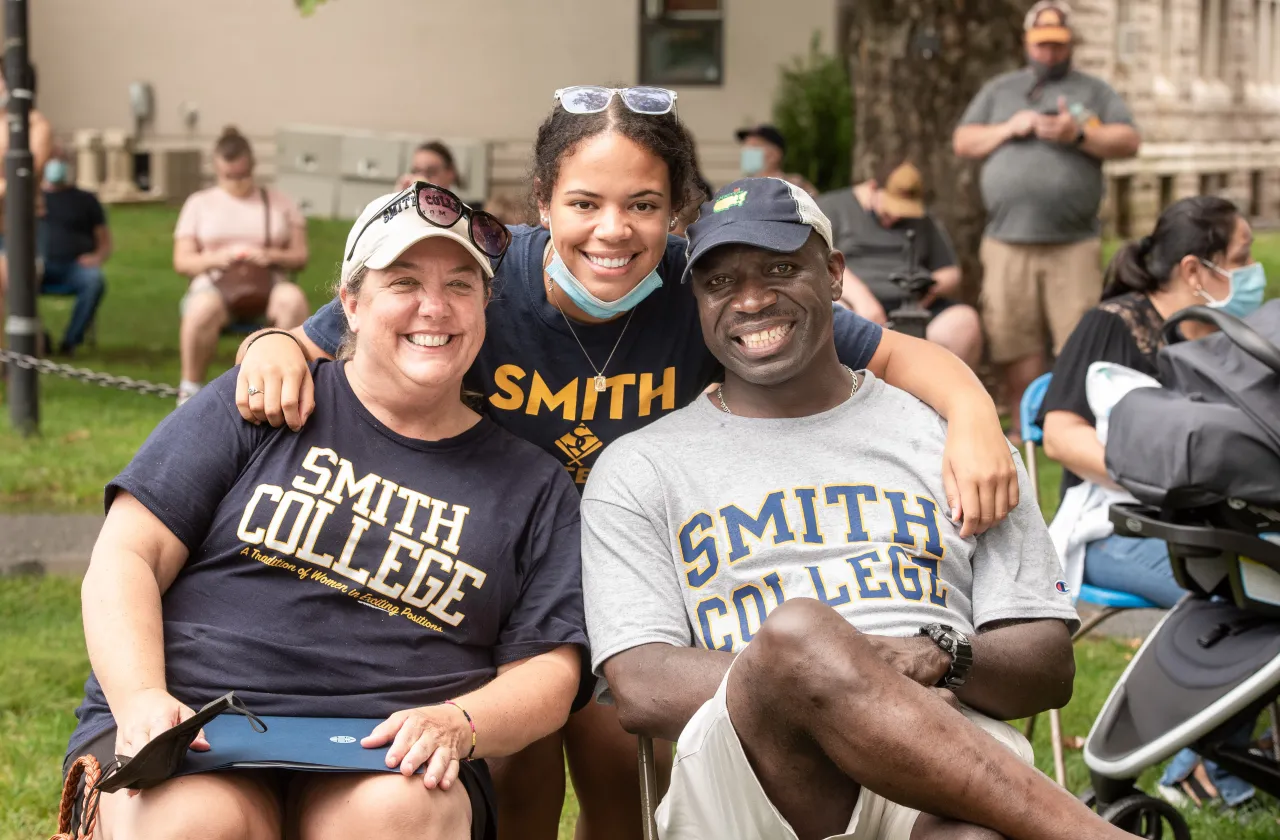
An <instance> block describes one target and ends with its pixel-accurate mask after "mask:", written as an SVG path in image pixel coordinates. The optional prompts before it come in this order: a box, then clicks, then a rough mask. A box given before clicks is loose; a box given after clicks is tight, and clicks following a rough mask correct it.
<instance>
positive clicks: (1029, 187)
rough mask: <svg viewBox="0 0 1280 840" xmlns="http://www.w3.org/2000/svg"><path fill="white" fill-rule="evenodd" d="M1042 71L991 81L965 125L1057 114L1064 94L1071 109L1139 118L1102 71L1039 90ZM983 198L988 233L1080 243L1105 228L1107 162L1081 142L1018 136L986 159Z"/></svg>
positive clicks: (1106, 117) (1110, 118)
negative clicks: (1100, 75)
mask: <svg viewBox="0 0 1280 840" xmlns="http://www.w3.org/2000/svg"><path fill="white" fill-rule="evenodd" d="M1035 85H1036V77H1035V74H1034V73H1033V72H1032V71H1031V70H1030V69H1029V68H1025V67H1024V68H1023V69H1021V70H1015V71H1013V72H1012V73H1006V74H1004V75H1003V76H997V77H996V78H994V79H992V80H991V81H989V82H987V83H986V84H985V85H984V86H983V87H982V90H980V91H978V95H977V96H976V97H974V99H973V102H971V103H969V108H968V109H967V110H966V111H965V112H964V116H962V117H961V118H960V125H996V124H998V123H1002V122H1004V121H1006V120H1008V119H1009V118H1010V117H1012V116H1013V115H1014V114H1016V113H1017V112H1018V111H1024V110H1030V111H1036V112H1038V113H1057V112H1058V97H1065V98H1066V100H1067V107H1068V108H1083V109H1086V110H1088V111H1091V112H1093V113H1094V114H1096V115H1097V116H1098V119H1100V120H1101V121H1102V122H1103V123H1104V124H1114V123H1124V124H1126V125H1132V124H1133V115H1132V114H1130V113H1129V107H1128V106H1127V105H1125V103H1124V100H1123V99H1121V98H1120V95H1119V94H1118V93H1116V92H1115V91H1114V90H1112V89H1111V86H1110V85H1108V84H1107V83H1106V82H1104V81H1102V79H1099V78H1097V77H1095V76H1090V75H1088V74H1087V73H1081V72H1080V71H1078V70H1072V71H1070V72H1069V73H1067V75H1066V76H1064V77H1063V78H1062V79H1059V80H1056V81H1046V82H1045V83H1044V84H1043V86H1042V89H1041V90H1039V91H1038V92H1037V93H1036V95H1035V96H1034V98H1033V96H1032V92H1033V88H1034V87H1035ZM982 200H983V203H985V204H986V207H987V229H986V235H987V236H989V237H991V238H992V239H997V240H999V241H1001V242H1010V243H1015V244H1057V243H1068V242H1079V241H1081V240H1084V239H1090V238H1092V237H1095V236H1097V235H1098V234H1099V231H1100V229H1101V226H1100V224H1099V221H1098V206H1099V205H1100V204H1101V203H1102V161H1100V160H1098V159H1097V158H1095V157H1093V156H1092V155H1089V154H1085V153H1084V152H1082V151H1080V150H1079V149H1077V148H1076V147H1074V146H1071V145H1064V144H1062V143H1051V142H1046V141H1044V140H1040V139H1038V138H1036V137H1035V136H1032V137H1029V138H1024V139H1018V140H1010V141H1009V142H1007V143H1003V144H1002V145H1001V146H1000V147H999V148H997V149H996V150H995V151H994V152H992V153H991V156H990V157H988V158H987V160H986V163H984V164H983V166H982Z"/></svg>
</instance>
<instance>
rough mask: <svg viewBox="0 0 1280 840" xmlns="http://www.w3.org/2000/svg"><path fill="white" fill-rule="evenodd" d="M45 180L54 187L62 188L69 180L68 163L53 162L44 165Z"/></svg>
mask: <svg viewBox="0 0 1280 840" xmlns="http://www.w3.org/2000/svg"><path fill="white" fill-rule="evenodd" d="M44 179H45V180H46V181H48V182H49V183H50V184H53V185H54V186H61V185H62V184H64V183H66V180H67V164H66V161H61V160H51V161H49V162H48V163H46V164H45V165H44Z"/></svg>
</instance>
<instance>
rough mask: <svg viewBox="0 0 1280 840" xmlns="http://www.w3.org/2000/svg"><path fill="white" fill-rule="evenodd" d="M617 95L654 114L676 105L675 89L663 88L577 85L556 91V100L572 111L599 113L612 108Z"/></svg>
mask: <svg viewBox="0 0 1280 840" xmlns="http://www.w3.org/2000/svg"><path fill="white" fill-rule="evenodd" d="M614 94H617V95H618V96H620V97H622V104H623V105H626V106H627V108H629V109H630V110H632V111H634V112H635V113H637V114H647V115H649V116H651V117H657V116H661V115H662V114H669V113H671V112H672V111H673V110H675V107H676V92H675V91H674V90H667V89H666V88H660V87H631V88H607V87H600V86H598V85H577V86H575V87H567V88H561V89H560V90H558V91H556V95H555V100H556V101H557V102H559V103H560V106H561V107H562V108H564V109H565V110H566V111H568V112H569V113H570V114H598V113H600V112H601V111H603V110H604V109H606V108H608V107H609V101H610V100H612V99H613V97H614Z"/></svg>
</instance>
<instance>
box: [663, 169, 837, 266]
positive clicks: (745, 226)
mask: <svg viewBox="0 0 1280 840" xmlns="http://www.w3.org/2000/svg"><path fill="white" fill-rule="evenodd" d="M813 233H817V234H818V235H819V236H821V237H822V240H823V241H824V242H826V243H827V247H828V248H831V247H834V245H833V243H832V237H831V221H830V220H829V219H828V218H827V217H826V216H825V215H824V214H823V212H822V211H821V210H819V209H818V205H817V202H815V201H814V200H813V197H812V196H810V195H809V193H807V192H805V191H804V190H802V189H800V188H799V187H797V186H796V185H795V184H792V183H790V182H789V181H784V180H782V179H781V178H743V179H742V180H740V181H734V182H733V183H732V184H729V185H728V186H727V187H722V188H721V189H720V191H719V192H717V193H716V194H715V195H714V196H712V198H711V200H710V201H708V202H707V203H706V204H704V205H702V209H701V210H700V211H699V213H698V220H697V221H696V222H694V223H693V224H692V225H690V226H689V230H688V232H687V235H688V237H689V245H688V248H687V249H686V250H685V254H686V255H687V257H688V264H687V266H686V267H685V270H684V276H682V277H681V278H680V282H681V283H685V282H688V280H689V277H690V275H691V272H692V271H693V264H694V263H696V262H697V261H698V260H699V259H701V257H702V256H703V255H704V254H706V253H707V252H708V251H710V250H711V249H712V248H718V247H720V246H721V245H755V246H756V247H759V248H764V249H766V250H769V251H777V252H778V253H780V254H791V253H794V252H795V251H799V250H800V249H801V248H802V247H804V243H806V242H808V241H809V235H810V234H813Z"/></svg>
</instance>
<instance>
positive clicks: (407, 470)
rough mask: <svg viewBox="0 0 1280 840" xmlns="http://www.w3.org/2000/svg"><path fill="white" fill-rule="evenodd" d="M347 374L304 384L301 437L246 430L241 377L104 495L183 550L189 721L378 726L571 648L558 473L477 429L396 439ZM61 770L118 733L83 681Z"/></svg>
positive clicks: (173, 627)
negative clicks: (311, 396)
mask: <svg viewBox="0 0 1280 840" xmlns="http://www.w3.org/2000/svg"><path fill="white" fill-rule="evenodd" d="M343 368H344V363H342V362H320V363H318V364H316V365H313V373H314V376H315V384H316V410H315V414H314V415H313V416H312V418H311V419H310V421H309V422H308V423H307V424H306V426H305V427H304V428H303V429H302V431H300V432H298V433H296V434H295V433H293V432H290V431H289V430H288V429H269V428H267V427H266V426H255V425H252V424H249V423H246V422H244V421H243V420H242V419H241V418H240V415H239V413H238V412H237V410H236V406H235V382H236V379H235V377H236V370H235V369H233V370H231V371H230V372H228V373H226V374H224V375H223V376H221V377H219V378H218V379H217V380H216V381H214V382H213V383H212V384H211V385H210V386H209V387H207V388H205V389H203V390H201V391H200V393H199V394H197V395H196V396H195V397H193V398H192V399H191V400H190V401H189V402H188V403H187V404H186V405H184V406H183V407H182V408H181V409H180V410H178V411H176V412H174V413H173V414H171V415H169V416H168V417H167V418H165V419H164V420H163V421H162V422H161V423H160V425H158V426H157V427H156V429H155V431H154V432H152V434H151V436H150V437H149V438H148V439H147V442H146V443H145V444H143V446H142V448H141V449H140V450H139V451H138V454H137V455H136V456H135V457H134V459H133V460H132V461H131V462H130V463H129V466H128V467H126V468H125V470H124V472H122V473H121V474H120V475H119V476H118V477H116V478H115V479H114V480H113V481H112V482H111V483H110V484H109V485H108V486H107V493H106V503H107V507H108V508H110V506H111V503H112V501H113V499H114V498H115V496H116V494H117V493H118V492H119V491H121V490H124V491H127V492H128V493H130V494H132V495H133V496H134V497H136V498H137V499H138V500H139V501H140V502H141V503H142V504H143V505H144V506H145V507H146V508H147V509H148V510H150V511H151V512H152V513H153V514H155V516H156V517H157V518H158V519H159V520H160V521H161V522H162V523H164V525H165V526H166V527H167V528H168V529H169V530H170V531H172V532H173V534H174V535H176V536H177V537H178V538H179V539H180V540H182V542H183V543H184V544H185V545H186V547H187V549H188V551H189V552H190V554H189V557H188V560H187V562H186V565H185V566H184V567H183V568H182V571H181V572H180V573H179V574H178V577H177V579H176V580H174V582H173V585H172V586H170V587H169V589H168V590H167V591H166V592H165V593H164V596H163V597H162V599H161V605H162V608H163V613H164V656H165V679H166V684H167V685H168V687H169V690H170V693H172V694H173V695H174V696H175V697H177V698H178V699H179V700H182V701H183V702H184V703H187V704H188V705H190V706H192V707H194V708H199V707H200V706H201V705H203V704H205V703H207V702H209V701H210V700H213V699H215V698H217V697H219V696H221V695H223V694H225V693H226V692H228V691H231V690H234V691H235V692H236V693H237V694H238V695H240V696H241V697H242V698H243V699H244V701H245V703H246V704H247V705H248V707H249V708H250V709H252V710H253V711H255V712H257V713H258V714H263V715H290V716H303V717H354V718H382V717H387V716H389V715H390V714H391V713H393V712H395V711H397V710H400V709H407V708H412V707H415V706H421V705H426V704H430V703H439V702H441V701H444V700H447V699H449V698H451V697H456V696H458V695H460V694H464V693H466V692H468V691H472V690H474V689H476V688H478V687H480V686H481V685H483V684H484V683H485V682H487V681H488V680H490V679H492V677H493V676H494V674H495V672H496V669H497V667H498V666H500V665H503V664H506V663H509V662H514V661H517V660H520V659H524V658H526V657H530V656H535V655H538V654H541V653H546V652H548V651H550V650H554V649H555V648H557V647H560V646H562V645H565V644H574V645H579V646H581V647H582V648H583V649H584V650H585V648H586V643H587V640H586V636H585V634H584V631H583V613H582V589H581V567H580V559H579V525H578V504H579V503H578V496H577V494H576V493H575V492H574V487H573V483H572V482H571V481H570V480H569V479H568V477H567V476H566V475H565V473H564V471H563V469H561V468H560V467H559V466H558V465H557V464H556V462H555V461H554V460H553V459H551V458H549V457H548V456H547V455H546V453H544V452H541V451H540V450H539V449H538V448H537V447H535V446H533V445H531V444H529V443H527V442H525V441H523V440H520V439H518V438H516V437H515V436H513V435H511V434H509V433H508V432H506V431H504V430H502V429H500V428H498V427H497V426H496V425H495V424H494V423H493V422H492V421H490V420H488V419H481V420H480V422H479V423H477V424H476V425H475V426H473V427H471V428H470V429H468V430H467V431H465V432H463V433H462V434H460V435H458V436H456V437H453V438H449V439H447V440H441V441H434V442H428V441H421V440H416V439H412V438H406V437H403V436H401V435H399V434H396V433H395V432H394V431H392V430H391V429H389V428H387V427H386V426H384V425H383V424H382V423H380V422H379V421H378V420H377V419H376V418H375V417H374V416H373V415H372V414H371V413H370V412H369V411H368V410H367V409H366V408H365V407H364V405H363V404H362V403H361V402H360V400H359V399H357V398H356V396H355V394H354V393H353V391H352V390H351V386H350V384H349V383H348V381H347V377H346V374H345V372H344V370H343ZM77 715H78V717H79V718H80V724H79V726H78V727H77V729H76V732H75V733H74V734H73V735H72V738H71V744H70V751H71V752H72V753H74V752H75V751H77V750H78V749H80V748H82V747H83V746H84V745H85V744H86V743H88V742H89V741H90V740H92V739H93V738H94V737H96V736H97V735H98V734H99V733H101V732H103V731H105V730H106V729H108V728H109V727H111V726H112V725H113V721H112V718H111V713H110V711H109V710H108V708H107V705H106V700H105V698H104V697H103V694H102V689H101V687H100V686H99V684H98V681H97V679H96V678H95V677H94V676H92V675H91V676H90V677H89V680H88V682H87V683H86V685H85V700H84V703H83V705H82V706H81V707H80V709H79V711H78V712H77Z"/></svg>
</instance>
